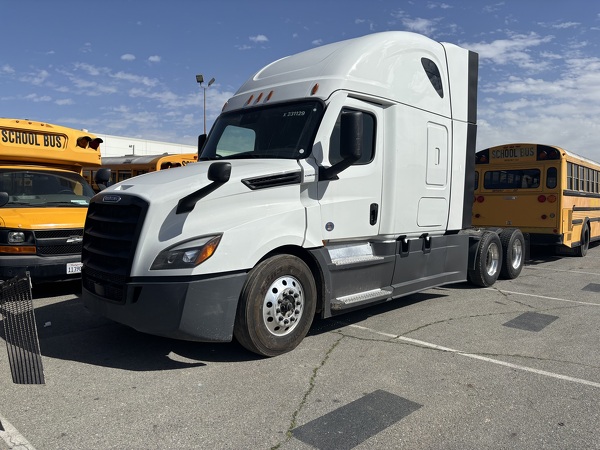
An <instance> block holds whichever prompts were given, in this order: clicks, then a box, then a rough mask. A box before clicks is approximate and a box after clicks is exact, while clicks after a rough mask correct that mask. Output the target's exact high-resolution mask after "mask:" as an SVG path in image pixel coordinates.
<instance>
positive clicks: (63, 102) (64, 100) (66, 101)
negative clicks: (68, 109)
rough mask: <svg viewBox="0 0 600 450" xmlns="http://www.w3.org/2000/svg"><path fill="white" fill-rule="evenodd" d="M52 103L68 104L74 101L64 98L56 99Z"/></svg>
mask: <svg viewBox="0 0 600 450" xmlns="http://www.w3.org/2000/svg"><path fill="white" fill-rule="evenodd" d="M54 103H56V104H57V105H58V106H69V105H73V104H74V103H75V102H74V101H73V100H71V99H70V98H65V99H62V100H56V101H55V102H54Z"/></svg>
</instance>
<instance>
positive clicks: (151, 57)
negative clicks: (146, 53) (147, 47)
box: [148, 55, 161, 63]
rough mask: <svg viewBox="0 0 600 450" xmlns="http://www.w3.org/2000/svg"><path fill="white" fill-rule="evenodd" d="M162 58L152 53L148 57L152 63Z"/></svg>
mask: <svg viewBox="0 0 600 450" xmlns="http://www.w3.org/2000/svg"><path fill="white" fill-rule="evenodd" d="M160 59H161V58H160V56H158V55H152V56H150V57H149V58H148V61H150V62H151V63H159V62H160Z"/></svg>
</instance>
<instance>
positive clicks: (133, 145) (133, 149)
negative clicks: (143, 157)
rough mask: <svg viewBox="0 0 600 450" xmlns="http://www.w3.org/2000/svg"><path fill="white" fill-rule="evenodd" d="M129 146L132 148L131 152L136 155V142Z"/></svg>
mask: <svg viewBox="0 0 600 450" xmlns="http://www.w3.org/2000/svg"><path fill="white" fill-rule="evenodd" d="M129 148H130V149H131V154H132V155H135V144H129Z"/></svg>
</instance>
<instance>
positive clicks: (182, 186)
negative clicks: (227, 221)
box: [96, 159, 301, 204]
mask: <svg viewBox="0 0 600 450" xmlns="http://www.w3.org/2000/svg"><path fill="white" fill-rule="evenodd" d="M222 161H224V162H229V163H230V164H231V177H230V179H229V181H228V182H226V183H225V184H223V185H222V186H221V187H219V188H218V189H216V190H215V191H213V192H211V193H210V194H208V196H207V197H208V198H210V199H211V200H214V199H218V198H221V197H226V196H230V195H237V194H242V193H246V192H250V191H251V190H254V189H258V188H265V187H275V186H278V185H283V184H291V180H296V181H295V184H299V183H300V180H301V168H300V165H299V164H298V162H297V161H296V160H291V159H286V160H284V159H251V160H222ZM215 162H216V161H200V162H197V163H193V164H188V165H187V166H185V167H178V168H175V169H168V170H161V171H158V172H152V173H148V174H144V175H139V176H137V177H134V178H130V179H128V180H125V181H122V182H120V183H117V184H115V185H112V186H110V187H109V188H107V189H105V190H103V191H102V192H100V193H99V194H97V196H96V197H98V196H101V197H103V196H104V195H106V194H108V193H115V194H128V195H135V196H138V197H141V198H143V199H145V200H147V201H150V200H152V201H153V202H155V201H157V200H159V199H160V202H175V204H176V202H178V201H179V200H180V199H181V198H183V197H185V196H187V195H189V194H191V193H192V192H195V191H197V190H199V189H201V188H203V187H206V186H208V185H210V184H212V183H213V182H212V181H210V180H209V179H208V176H207V174H208V169H209V167H210V166H211V165H212V164H214V163H215Z"/></svg>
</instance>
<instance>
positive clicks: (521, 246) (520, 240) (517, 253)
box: [500, 228, 525, 280]
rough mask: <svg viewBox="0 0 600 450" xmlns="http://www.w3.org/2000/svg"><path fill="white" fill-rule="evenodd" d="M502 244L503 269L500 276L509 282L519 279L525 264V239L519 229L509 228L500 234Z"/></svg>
mask: <svg viewBox="0 0 600 450" xmlns="http://www.w3.org/2000/svg"><path fill="white" fill-rule="evenodd" d="M500 242H501V243H502V269H501V270H500V276H501V277H502V278H504V279H507V280H512V279H514V278H517V277H518V276H519V274H520V273H521V270H523V264H524V263H525V237H523V233H521V230H519V229H518V228H507V229H505V230H502V231H501V232H500Z"/></svg>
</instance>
